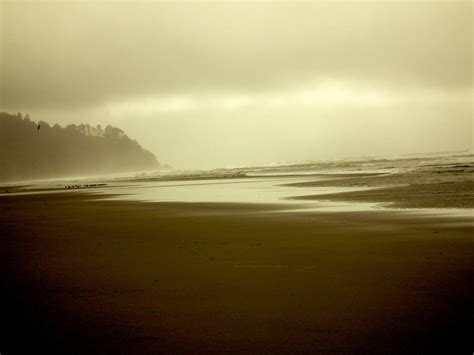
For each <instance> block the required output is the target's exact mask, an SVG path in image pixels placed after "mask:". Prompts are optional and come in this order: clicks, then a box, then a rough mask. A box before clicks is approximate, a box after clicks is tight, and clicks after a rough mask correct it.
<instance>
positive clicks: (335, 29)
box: [0, 1, 473, 168]
mask: <svg viewBox="0 0 474 355" xmlns="http://www.w3.org/2000/svg"><path fill="white" fill-rule="evenodd" d="M0 11H1V27H0V31H1V32H0V39H1V42H0V44H1V57H0V60H1V61H0V71H1V72H0V74H1V76H0V80H1V86H0V108H1V110H2V111H9V112H18V111H21V112H24V113H26V112H28V113H29V114H30V116H31V117H32V119H33V120H44V121H47V122H51V123H56V122H57V123H60V124H62V125H64V124H68V123H90V124H98V123H99V124H102V125H104V124H113V125H116V126H119V127H121V128H122V129H124V130H125V131H126V133H127V134H128V135H129V136H131V137H132V138H135V139H137V140H138V141H139V142H140V143H141V144H142V146H143V147H145V148H147V149H149V150H151V151H152V152H154V153H155V154H156V155H157V157H158V159H159V160H160V161H161V162H165V163H169V164H171V165H173V166H175V167H178V168H210V167H218V166H224V167H225V166H239V165H247V164H266V163H272V162H277V161H280V162H283V161H298V160H321V159H334V158H342V157H353V156H361V155H388V154H405V153H416V152H430V151H445V150H464V149H472V137H473V118H472V104H473V102H472V93H473V92H472V46H473V28H472V3H471V2H470V1H466V2H455V1H449V2H436V3H435V2H428V1H424V2H396V1H377V2H375V1H374V2H355V1H350V2H338V1H336V2H331V3H324V2H311V3H310V2H299V3H294V2H291V3H290V2H276V3H270V2H262V3H253V2H240V3H236V2H225V3H203V2H193V3H184V2H178V3H176V2H175V3H164V2H153V3H152V2H146V1H145V2H140V3H130V2H74V3H72V2H69V3H64V2H39V1H37V2H21V1H13V2H2V3H0Z"/></svg>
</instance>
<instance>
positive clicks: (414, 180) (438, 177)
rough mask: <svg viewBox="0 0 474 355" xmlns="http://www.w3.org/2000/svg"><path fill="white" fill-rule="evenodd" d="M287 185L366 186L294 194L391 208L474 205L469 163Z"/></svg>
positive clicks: (468, 206) (310, 198)
mask: <svg viewBox="0 0 474 355" xmlns="http://www.w3.org/2000/svg"><path fill="white" fill-rule="evenodd" d="M287 186H294V187H305V188H308V187H319V188H321V187H344V188H352V187H355V188H367V190H364V191H348V192H341V193H331V194H321V193H320V194H317V195H307V196H299V197H296V198H295V199H300V200H319V201H325V200H326V201H351V202H374V203H382V204H384V205H385V206H389V207H393V208H466V209H472V208H474V171H473V170H472V166H471V165H455V166H452V165H449V166H448V167H442V168H439V167H431V166H429V167H426V166H422V167H421V168H418V169H414V170H410V171H406V172H399V173H388V174H379V175H375V176H364V175H360V176H354V177H347V178H334V179H329V180H325V181H313V182H311V181H310V182H303V183H292V184H287ZM473 217H474V215H473Z"/></svg>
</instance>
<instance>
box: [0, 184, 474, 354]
mask: <svg viewBox="0 0 474 355" xmlns="http://www.w3.org/2000/svg"><path fill="white" fill-rule="evenodd" d="M94 199H95V196H94V195H93V194H84V193H83V194H79V193H59V194H46V195H25V196H9V197H2V198H1V199H0V202H1V204H0V206H1V208H2V211H1V214H0V236H1V239H0V270H1V280H2V281H1V288H2V290H1V295H2V296H1V298H2V299H1V304H2V312H1V313H2V323H3V324H4V325H7V327H6V328H5V330H4V331H3V333H2V339H1V343H0V346H1V352H2V354H15V353H24V352H30V353H31V351H33V349H34V352H35V353H38V352H42V351H47V353H52V352H58V353H65V352H66V353H110V354H117V353H129V354H130V353H133V354H141V353H190V352H191V353H203V354H204V353H206V354H207V353H223V352H225V353H288V352H291V353H309V352H311V353H314V352H319V353H420V352H430V353H432V352H434V351H435V350H437V351H446V352H448V350H449V351H454V350H458V351H461V350H462V351H465V353H470V352H472V350H473V343H472V338H470V335H472V334H471V333H472V332H471V330H472V324H473V320H474V319H473V318H474V316H473V314H474V312H473V310H474V299H473V297H472V295H473V294H474V237H473V233H472V232H473V227H472V223H467V224H466V220H463V219H455V218H446V219H439V218H438V219H435V218H434V217H432V218H430V217H420V216H415V215H405V214H403V213H399V214H394V213H387V212H379V213H375V212H373V213H314V212H311V213H288V212H280V211H279V208H280V207H278V206H272V205H257V204H255V205H243V204H242V205H232V204H199V203H193V204H184V203H138V202H118V201H95V200H94ZM468 222H469V221H468Z"/></svg>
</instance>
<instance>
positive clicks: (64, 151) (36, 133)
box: [0, 113, 159, 182]
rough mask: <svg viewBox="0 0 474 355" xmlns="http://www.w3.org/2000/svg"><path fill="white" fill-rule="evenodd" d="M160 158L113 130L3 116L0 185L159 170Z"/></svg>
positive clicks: (18, 116) (0, 126) (0, 147)
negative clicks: (35, 180)
mask: <svg viewBox="0 0 474 355" xmlns="http://www.w3.org/2000/svg"><path fill="white" fill-rule="evenodd" d="M158 167H159V163H158V161H157V160H156V157H155V156H154V155H153V154H152V153H151V152H149V151H147V150H144V149H143V148H142V147H141V146H140V145H139V144H138V143H137V142H136V141H134V140H131V139H130V138H129V137H127V135H125V133H124V132H123V131H122V130H121V129H119V128H115V127H112V126H107V127H105V129H102V127H101V126H97V127H91V126H89V125H83V124H81V125H79V126H76V125H69V126H67V127H64V128H63V127H60V126H59V125H54V126H53V127H51V126H49V124H48V123H46V122H37V123H36V122H33V121H31V120H30V119H29V117H28V115H27V116H26V117H25V118H23V117H22V116H21V114H17V115H11V114H8V113H0V181H2V182H5V181H21V180H28V179H43V178H57V177H67V176H81V175H98V174H109V173H120V172H132V171H144V170H150V169H156V168H158Z"/></svg>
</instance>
